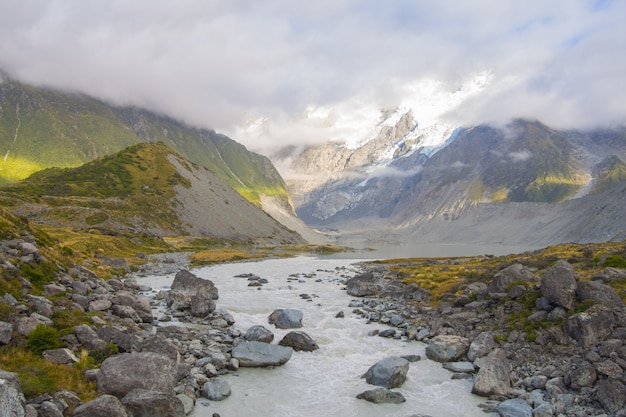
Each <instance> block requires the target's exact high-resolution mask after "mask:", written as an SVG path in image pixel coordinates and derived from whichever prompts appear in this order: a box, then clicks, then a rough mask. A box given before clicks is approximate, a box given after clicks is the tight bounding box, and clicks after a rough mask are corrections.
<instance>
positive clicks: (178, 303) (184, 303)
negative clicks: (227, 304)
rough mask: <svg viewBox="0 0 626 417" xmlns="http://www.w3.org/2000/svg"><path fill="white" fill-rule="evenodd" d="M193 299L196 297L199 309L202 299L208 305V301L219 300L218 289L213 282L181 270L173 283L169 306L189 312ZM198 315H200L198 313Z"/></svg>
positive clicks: (168, 301) (169, 295)
mask: <svg viewBox="0 0 626 417" xmlns="http://www.w3.org/2000/svg"><path fill="white" fill-rule="evenodd" d="M193 297H196V308H198V307H199V302H200V299H205V300H207V301H206V302H207V304H208V300H217V299H218V298H219V296H218V291H217V287H215V284H213V281H211V280H208V279H203V278H199V277H197V276H196V275H194V274H192V273H191V272H189V271H187V270H185V269H183V270H180V271H179V272H178V273H177V274H176V276H175V277H174V281H173V282H172V286H171V289H170V291H169V294H168V300H167V305H168V306H170V307H172V308H173V309H175V310H189V309H191V307H192V298H193ZM213 310H215V307H213ZM196 314H199V313H198V312H196ZM197 317H200V316H197Z"/></svg>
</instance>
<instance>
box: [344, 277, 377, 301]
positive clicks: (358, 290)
mask: <svg viewBox="0 0 626 417" xmlns="http://www.w3.org/2000/svg"><path fill="white" fill-rule="evenodd" d="M380 290H381V286H380V285H378V284H377V283H376V277H375V276H374V273H372V272H366V273H364V274H360V275H357V276H355V277H353V278H350V279H349V280H348V281H346V291H347V293H348V294H349V295H352V296H353V297H366V296H370V295H376V294H377V293H379V292H380Z"/></svg>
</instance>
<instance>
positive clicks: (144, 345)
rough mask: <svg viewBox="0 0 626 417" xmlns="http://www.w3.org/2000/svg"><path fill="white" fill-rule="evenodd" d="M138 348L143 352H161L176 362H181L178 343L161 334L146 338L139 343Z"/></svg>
mask: <svg viewBox="0 0 626 417" xmlns="http://www.w3.org/2000/svg"><path fill="white" fill-rule="evenodd" d="M138 350H139V351H141V352H153V353H160V354H162V355H165V356H167V357H168V358H170V359H171V360H173V361H174V362H175V363H179V362H180V358H181V357H180V352H179V351H178V348H177V347H176V345H175V344H174V343H173V342H172V341H170V340H169V339H168V338H166V337H165V336H163V335H160V334H153V335H151V336H148V337H147V338H145V339H144V340H143V341H142V342H141V343H140V344H139V349H138Z"/></svg>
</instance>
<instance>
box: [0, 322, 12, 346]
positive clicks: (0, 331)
mask: <svg viewBox="0 0 626 417" xmlns="http://www.w3.org/2000/svg"><path fill="white" fill-rule="evenodd" d="M12 337H13V325H12V324H11V323H7V322H6V321H0V345H8V344H9V342H10V341H11V338H12Z"/></svg>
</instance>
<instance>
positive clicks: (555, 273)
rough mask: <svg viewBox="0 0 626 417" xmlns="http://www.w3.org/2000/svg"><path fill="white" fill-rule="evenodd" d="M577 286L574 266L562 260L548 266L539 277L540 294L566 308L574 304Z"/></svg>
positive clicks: (572, 306) (568, 308) (570, 307)
mask: <svg viewBox="0 0 626 417" xmlns="http://www.w3.org/2000/svg"><path fill="white" fill-rule="evenodd" d="M577 287H578V284H577V283H576V275H575V273H574V267H573V266H572V265H570V264H569V263H568V262H566V261H563V260H559V261H557V263H556V264H554V265H553V266H551V267H550V268H548V269H547V270H546V271H545V273H544V274H543V277H542V278H541V295H543V296H544V297H545V298H547V299H548V300H549V301H550V302H551V303H552V304H555V305H557V306H560V307H563V308H564V309H566V310H570V309H572V308H574V307H575V306H576V288H577Z"/></svg>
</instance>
